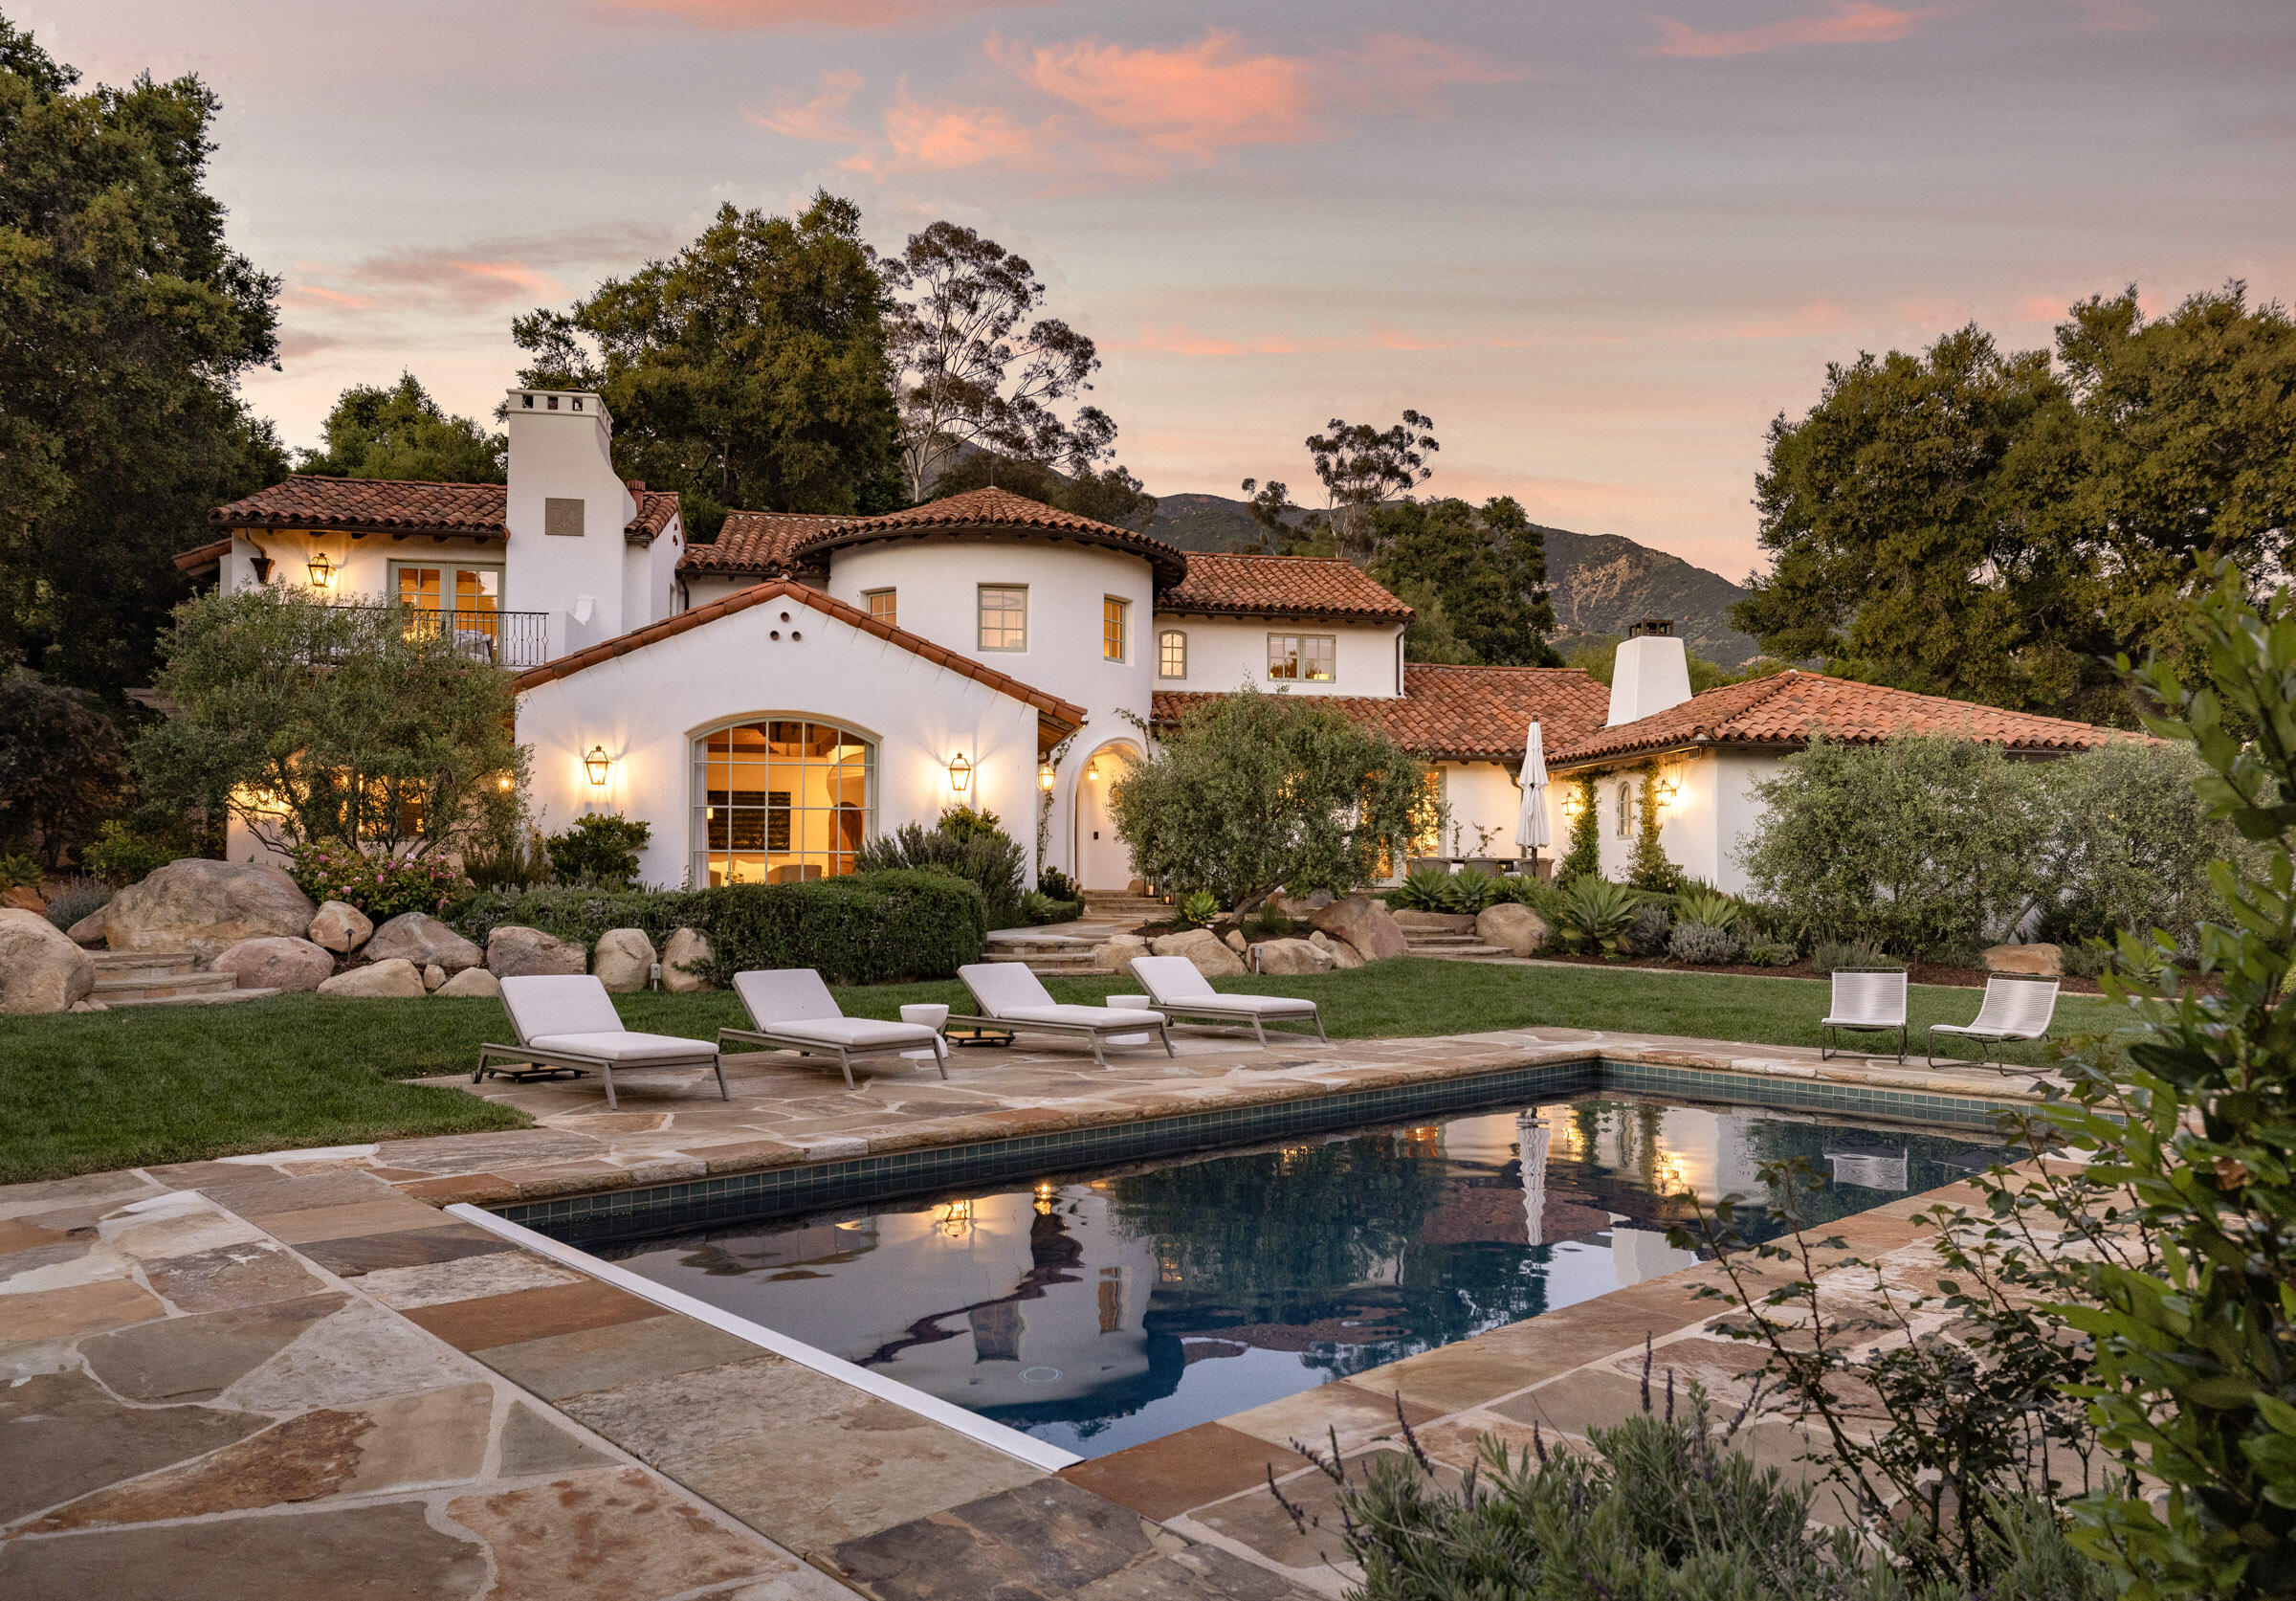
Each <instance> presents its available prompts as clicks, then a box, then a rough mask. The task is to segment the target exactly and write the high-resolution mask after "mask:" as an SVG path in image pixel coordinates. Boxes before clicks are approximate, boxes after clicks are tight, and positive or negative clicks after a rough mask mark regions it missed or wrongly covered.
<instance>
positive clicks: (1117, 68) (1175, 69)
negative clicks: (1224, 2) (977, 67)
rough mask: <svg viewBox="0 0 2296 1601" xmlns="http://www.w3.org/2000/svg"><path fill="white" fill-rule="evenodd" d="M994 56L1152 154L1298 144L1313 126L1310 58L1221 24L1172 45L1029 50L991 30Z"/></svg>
mask: <svg viewBox="0 0 2296 1601" xmlns="http://www.w3.org/2000/svg"><path fill="white" fill-rule="evenodd" d="M988 54H989V56H990V58H991V59H992V60H995V61H997V62H999V63H1000V64H1001V65H1003V66H1004V67H1005V68H1006V69H1007V70H1008V71H1010V72H1011V73H1012V74H1013V76H1014V77H1016V78H1019V79H1020V80H1021V81H1022V82H1024V83H1026V84H1027V85H1028V86H1029V87H1030V88H1033V89H1035V90H1037V91H1038V92H1040V93H1042V94H1046V95H1049V96H1051V97H1052V98H1053V99H1055V100H1065V101H1067V102H1068V103H1069V104H1071V105H1073V106H1076V107H1077V108H1079V109H1080V110H1083V111H1085V112H1088V113H1090V114H1091V115H1092V116H1093V118H1095V119H1096V120H1098V121H1099V122H1103V123H1106V124H1107V125H1108V126H1110V127H1113V128H1117V129H1120V130H1122V131H1123V132H1125V133H1127V134H1130V135H1132V136H1134V137H1135V138H1137V139H1138V140H1139V141H1140V142H1141V143H1142V144H1143V145H1146V146H1148V147H1149V148H1150V149H1153V150H1159V151H1163V152H1166V153H1169V154H1176V155H1190V156H1200V157H1201V156H1205V155H1209V154H1210V153H1211V152H1213V151H1215V150H1220V149H1226V148H1229V147H1232V146H1235V145H1294V144H1298V143H1301V142H1302V141H1304V140H1307V139H1310V138H1312V137H1314V134H1315V131H1316V130H1315V128H1314V122H1313V119H1312V115H1311V114H1312V110H1313V104H1314V99H1315V93H1314V82H1313V75H1314V69H1313V67H1312V66H1311V64H1310V63H1309V62H1308V61H1307V60H1306V59H1305V58H1303V57H1299V56H1278V55H1274V54H1271V53H1269V52H1254V51H1249V50H1247V49H1245V48H1243V47H1242V46H1241V45H1240V44H1239V42H1238V40H1237V36H1236V35H1235V34H1234V33H1227V32H1225V31H1224V30H1221V29H1217V28H1215V29H1208V30H1206V31H1205V33H1204V35H1203V38H1201V39H1199V40H1197V41H1196V42H1195V43H1194V44H1192V45H1183V46H1181V47H1180V48H1178V49H1174V50H1160V49H1158V48H1156V47H1154V46H1142V47H1140V48H1137V49H1133V48H1129V47H1127V46H1124V45H1120V44H1108V43H1104V42H1103V41H1101V40H1100V39H1098V38H1085V39H1073V40H1071V41H1069V42H1067V43H1065V44H1052V45H1042V46H1038V47H1035V48H1033V49H1030V48H1028V47H1026V46H1020V45H1013V44H1008V43H1006V42H1004V41H1003V40H1001V39H998V38H995V37H993V36H992V37H991V38H990V40H989V42H988Z"/></svg>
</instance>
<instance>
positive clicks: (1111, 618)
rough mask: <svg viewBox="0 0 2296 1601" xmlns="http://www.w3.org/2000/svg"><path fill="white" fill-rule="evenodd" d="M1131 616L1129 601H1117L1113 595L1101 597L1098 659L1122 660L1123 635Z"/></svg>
mask: <svg viewBox="0 0 2296 1601" xmlns="http://www.w3.org/2000/svg"><path fill="white" fill-rule="evenodd" d="M1131 614H1132V603H1131V602H1130V601H1124V600H1118V599H1117V598H1116V597H1115V595H1105V596H1103V597H1101V601H1100V659H1101V660H1102V661H1122V660H1123V659H1124V635H1125V632H1126V624H1127V622H1128V621H1129V620H1130V618H1131Z"/></svg>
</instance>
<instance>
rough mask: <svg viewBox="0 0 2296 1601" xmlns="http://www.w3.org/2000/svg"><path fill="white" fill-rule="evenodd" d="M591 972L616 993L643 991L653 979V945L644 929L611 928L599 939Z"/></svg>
mask: <svg viewBox="0 0 2296 1601" xmlns="http://www.w3.org/2000/svg"><path fill="white" fill-rule="evenodd" d="M590 971H592V972H594V973H596V974H597V975H598V982H599V983H601V984H603V985H605V986H606V987H607V989H608V990H613V991H614V992H615V993H616V994H627V993H628V992H629V991H630V990H643V989H645V988H646V984H647V981H648V980H649V979H651V978H652V977H653V942H652V941H651V940H650V939H648V938H647V937H646V932H645V930H644V929H641V928H609V929H607V931H606V932H605V933H603V934H601V935H599V936H598V952H597V954H596V956H594V957H593V958H592V959H591V961H590Z"/></svg>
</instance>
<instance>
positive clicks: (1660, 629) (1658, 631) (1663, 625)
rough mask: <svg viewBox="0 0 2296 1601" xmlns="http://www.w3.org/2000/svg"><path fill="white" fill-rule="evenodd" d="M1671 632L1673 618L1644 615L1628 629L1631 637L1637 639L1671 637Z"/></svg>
mask: <svg viewBox="0 0 2296 1601" xmlns="http://www.w3.org/2000/svg"><path fill="white" fill-rule="evenodd" d="M1673 633H1674V619H1673V618H1671V617H1645V618H1644V619H1643V620H1642V621H1641V622H1639V623H1637V624H1635V625H1634V627H1633V629H1632V630H1631V631H1630V634H1631V635H1632V637H1634V638H1637V639H1666V638H1670V637H1672V635H1673Z"/></svg>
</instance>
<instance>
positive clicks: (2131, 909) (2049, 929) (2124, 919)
mask: <svg viewBox="0 0 2296 1601" xmlns="http://www.w3.org/2000/svg"><path fill="white" fill-rule="evenodd" d="M2204 770H2205V769H2204V768H2203V767H2202V764H2201V762H2200V759H2199V758H2198V757H2197V756H2196V755H2195V754H2194V753H2193V748H2192V746H2191V745H2187V744H2184V743H2182V742H2178V743H2175V744H2172V745H2144V744H2139V743H2137V742H2136V741H2133V740H2126V741H2115V742H2113V743H2112V744H2110V745H2100V746H2099V747H2097V748H2096V749H2094V750H2089V751H2084V752H2083V753H2082V754H2080V755H2078V756H2070V757H2067V758H2065V759H2064V761H2062V762H2052V763H2050V764H2048V766H2047V767H2046V768H2045V769H2044V770H2043V772H2042V787H2043V789H2045V790H2046V791H2047V794H2048V797H2049V803H2050V808H2051V811H2052V812H2054V814H2055V816H2056V819H2057V827H2056V830H2055V832H2054V834H2052V836H2051V838H2050V841H2049V844H2048V847H2047V849H2046V851H2045V852H2044V854H2043V860H2042V894H2041V920H2040V924H2039V930H2038V937H2039V938H2041V939H2043V940H2047V941H2050V942H2051V943H2053V944H2058V945H2081V944H2083V943H2085V942H2086V941H2089V940H2106V941H2110V940H2111V939H2113V938H2114V937H2115V936H2116V935H2117V934H2118V933H2119V932H2120V931H2121V930H2122V929H2124V928H2132V929H2135V930H2137V931H2139V932H2140V933H2142V932H2145V931H2149V930H2151V929H2153V928H2165V929H2167V930H2168V932H2169V934H2170V936H2171V937H2172V938H2173V939H2174V940H2175V943H2176V944H2177V945H2179V946H2180V947H2182V948H2184V949H2187V950H2190V949H2192V948H2193V947H2194V945H2195V943H2196V935H2197V928H2198V926H2199V924H2200V923H2202V922H2203V921H2213V922H2219V923H2221V922H2224V921H2226V920H2227V918H2228V915H2229V914H2228V912H2227V909H2226V907H2225V904H2224V901H2223V900H2222V898H2221V897H2220V896H2219V895H2218V893H2217V891H2216V888H2215V886H2214V885H2212V884H2211V883H2210V882H2209V875H2208V866H2209V863H2210V862H2211V861H2214V860H2219V859H2224V860H2229V861H2232V862H2234V863H2236V864H2238V865H2240V866H2241V868H2243V869H2244V870H2245V871H2247V872H2248V873H2250V874H2251V875H2253V874H2254V873H2255V872H2256V871H2257V870H2258V867H2259V865H2260V864H2259V862H2258V860H2257V859H2256V858H2257V854H2258V853H2257V850H2256V848H2255V847H2254V846H2251V845H2249V844H2248V843H2247V841H2245V840H2243V839H2242V838H2241V835H2240V834H2239V832H2238V831H2237V830H2235V829H2233V828H2232V827H2231V826H2229V825H2228V824H2227V823H2225V821H2224V820H2223V819H2222V818H2221V817H2218V816H2214V815H2212V814H2211V813H2210V812H2209V809H2208V805H2207V803H2206V802H2205V801H2204V800H2202V799H2201V796H2200V792H2199V790H2198V789H2197V780H2198V779H2199V777H2200V776H2201V774H2202V773H2203V771H2204Z"/></svg>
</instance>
